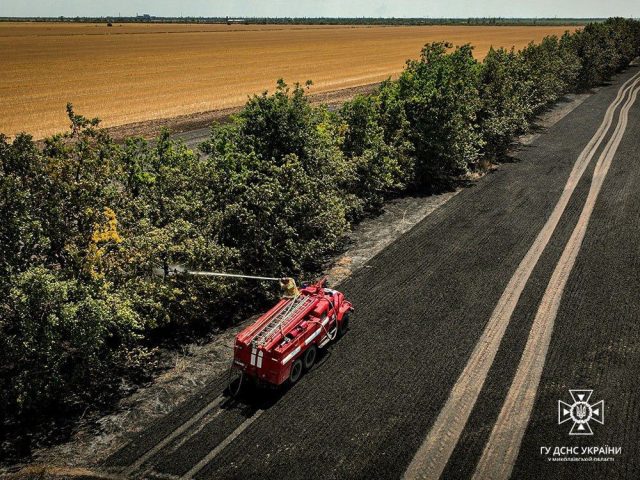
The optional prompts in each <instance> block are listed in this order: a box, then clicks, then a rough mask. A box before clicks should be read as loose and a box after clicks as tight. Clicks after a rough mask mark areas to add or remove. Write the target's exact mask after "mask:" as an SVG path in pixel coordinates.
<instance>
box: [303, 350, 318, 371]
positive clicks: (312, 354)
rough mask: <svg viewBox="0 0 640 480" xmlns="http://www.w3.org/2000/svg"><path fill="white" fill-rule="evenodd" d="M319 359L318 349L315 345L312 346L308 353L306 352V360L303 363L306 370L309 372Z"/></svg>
mask: <svg viewBox="0 0 640 480" xmlns="http://www.w3.org/2000/svg"><path fill="white" fill-rule="evenodd" d="M317 357H318V347H316V346H315V345H311V346H310V347H309V348H308V349H307V351H306V352H304V359H303V361H302V363H303V364H304V369H305V370H309V369H310V368H311V367H313V364H314V363H316V358H317Z"/></svg>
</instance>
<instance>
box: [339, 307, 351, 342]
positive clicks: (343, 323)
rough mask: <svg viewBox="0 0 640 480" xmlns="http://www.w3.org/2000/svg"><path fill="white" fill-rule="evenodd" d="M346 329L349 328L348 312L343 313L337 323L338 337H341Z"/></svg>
mask: <svg viewBox="0 0 640 480" xmlns="http://www.w3.org/2000/svg"><path fill="white" fill-rule="evenodd" d="M347 330H349V314H348V313H345V314H344V317H343V318H342V321H341V322H340V323H339V324H338V338H341V337H343V336H344V334H345V333H347Z"/></svg>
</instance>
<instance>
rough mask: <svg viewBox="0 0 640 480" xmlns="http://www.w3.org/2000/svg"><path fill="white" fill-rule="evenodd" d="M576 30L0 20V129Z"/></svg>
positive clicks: (376, 75)
mask: <svg viewBox="0 0 640 480" xmlns="http://www.w3.org/2000/svg"><path fill="white" fill-rule="evenodd" d="M574 28H575V27H474V26H425V27H378V26H376V27H366V26H358V27H353V26H282V25H269V26H257V25H231V26H227V25H198V24H122V25H120V24H114V25H113V27H107V26H106V24H76V23H11V22H6V23H0V50H1V51H2V52H3V53H2V56H1V59H0V70H1V71H2V74H1V76H0V108H1V111H2V115H1V116H0V132H2V133H5V134H7V135H9V136H13V135H15V134H16V133H17V132H20V131H26V132H29V133H31V134H32V135H33V136H34V137H35V138H42V137H44V136H46V135H50V134H52V133H55V132H58V131H61V130H64V129H65V128H67V124H68V121H67V119H66V116H65V105H66V103H67V102H72V103H73V104H74V106H75V109H76V112H77V113H80V114H83V115H87V116H92V117H93V116H98V117H100V118H101V119H102V120H103V125H104V126H115V125H124V124H128V123H132V122H138V121H144V120H150V119H161V118H170V117H174V116H177V115H184V114H190V113H195V112H204V111H209V110H216V109H220V108H226V107H232V106H237V105H240V104H242V103H244V102H245V101H246V98H247V95H250V94H252V93H259V92H261V91H263V90H265V89H272V88H273V87H274V85H275V82H276V80H277V79H278V78H284V79H285V81H287V82H288V83H293V82H296V81H299V82H304V81H305V80H307V79H310V80H313V82H314V85H313V87H312V88H311V92H327V91H333V90H338V89H342V88H347V87H354V86H358V85H366V84H370V83H374V82H378V81H380V80H383V79H385V78H387V77H389V76H394V75H397V74H398V72H400V71H401V70H402V68H403V66H404V63H405V61H406V59H408V58H416V57H417V56H418V55H419V52H420V49H421V47H422V45H424V44H425V43H428V42H432V41H440V40H446V41H449V42H452V43H454V44H463V43H471V44H473V45H475V55H476V56H477V58H479V59H481V58H483V57H484V55H485V54H486V52H487V51H488V49H489V47H490V46H491V45H493V46H496V47H497V46H505V47H510V46H515V47H516V48H519V47H522V46H524V45H526V44H527V43H529V42H530V41H539V40H541V39H542V38H543V37H544V36H545V35H551V34H555V35H560V34H562V33H563V32H564V31H565V30H568V29H574Z"/></svg>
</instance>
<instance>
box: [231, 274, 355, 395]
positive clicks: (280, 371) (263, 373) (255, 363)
mask: <svg viewBox="0 0 640 480" xmlns="http://www.w3.org/2000/svg"><path fill="white" fill-rule="evenodd" d="M350 312H353V305H352V304H351V303H350V302H349V301H347V300H346V299H345V298H344V295H343V294H342V293H341V292H339V291H337V290H332V289H330V288H327V287H326V280H325V279H323V280H321V281H320V282H318V283H316V284H313V285H308V286H303V288H301V289H300V291H299V293H298V294H297V295H295V296H292V297H289V298H282V299H281V300H280V301H279V302H278V303H277V304H276V305H275V306H274V307H273V308H272V309H271V310H269V311H268V312H266V313H265V314H264V315H262V316H261V317H260V318H259V319H258V320H257V321H256V322H255V323H254V324H253V325H250V326H249V327H247V328H245V329H244V330H243V331H241V332H240V333H239V334H238V335H237V336H236V339H235V347H234V359H233V368H235V369H239V370H240V371H241V374H242V376H243V378H250V379H253V380H255V381H257V382H258V383H266V384H271V385H282V384H283V383H285V382H289V383H292V384H293V383H295V382H297V381H298V380H299V379H300V377H301V376H302V374H303V372H304V371H305V370H308V369H309V368H311V367H312V366H313V364H314V363H315V361H316V359H317V355H318V349H319V348H323V347H324V346H326V345H327V344H328V343H329V342H331V341H332V340H335V339H336V338H338V337H340V336H342V335H343V334H344V333H345V332H346V330H347V327H348V322H349V313H350Z"/></svg>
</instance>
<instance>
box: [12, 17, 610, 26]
mask: <svg viewBox="0 0 640 480" xmlns="http://www.w3.org/2000/svg"><path fill="white" fill-rule="evenodd" d="M604 20H605V19H604V18H601V19H600V18H505V17H477V18H419V17H416V18H388V17H380V18H371V17H357V18H356V17H352V18H340V17H335V18H332V17H282V18H277V17H156V16H153V15H138V16H135V17H22V18H17V17H0V21H5V22H16V21H18V22H86V23H218V24H219V23H222V24H225V23H227V24H247V25H586V24H587V23H594V22H603V21H604Z"/></svg>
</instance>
